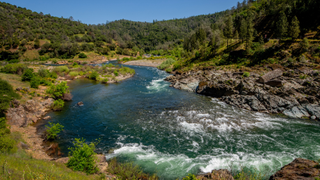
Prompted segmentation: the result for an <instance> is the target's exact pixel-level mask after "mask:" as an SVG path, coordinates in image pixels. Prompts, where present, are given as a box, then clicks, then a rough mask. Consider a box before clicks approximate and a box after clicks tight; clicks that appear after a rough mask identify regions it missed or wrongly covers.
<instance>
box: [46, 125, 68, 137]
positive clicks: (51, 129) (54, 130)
mask: <svg viewBox="0 0 320 180" xmlns="http://www.w3.org/2000/svg"><path fill="white" fill-rule="evenodd" d="M46 128H47V130H46V134H47V137H46V138H47V140H54V139H56V138H57V136H58V134H59V133H60V132H61V131H62V130H63V128H64V126H62V125H61V124H59V123H57V124H54V123H52V122H49V126H46Z"/></svg>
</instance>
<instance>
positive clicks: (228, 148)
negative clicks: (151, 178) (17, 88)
mask: <svg viewBox="0 0 320 180" xmlns="http://www.w3.org/2000/svg"><path fill="white" fill-rule="evenodd" d="M133 67H134V66H133ZM134 69H135V70H136V75H135V76H134V77H133V78H131V79H128V80H125V81H124V82H121V83H119V84H109V85H103V84H99V83H95V82H92V81H90V80H75V81H73V82H72V83H71V84H70V88H71V92H72V94H73V96H74V99H73V101H72V102H70V103H67V105H66V108H65V109H64V110H63V111H62V112H52V113H50V116H52V120H51V121H54V122H56V123H57V122H59V123H60V124H62V125H64V126H65V130H64V132H63V133H62V134H61V135H60V136H61V139H60V140H59V141H60V142H59V143H60V144H61V146H62V150H63V151H64V152H65V153H66V152H67V147H68V146H71V145H72V144H71V142H72V140H73V139H74V138H79V137H84V138H85V139H86V140H87V141H88V142H89V141H93V140H95V139H98V138H100V140H101V143H100V144H99V145H98V150H99V151H100V152H104V153H106V157H107V158H112V157H118V159H120V160H126V161H134V163H136V164H138V165H140V166H141V167H142V168H143V169H144V170H145V171H147V172H150V173H154V172H156V173H157V174H158V175H159V176H160V177H161V179H175V178H177V177H183V176H185V175H187V174H188V173H199V172H210V171H211V170H212V169H221V168H229V167H230V166H231V165H232V166H233V167H234V168H238V169H239V168H241V167H244V166H245V167H248V168H251V169H257V170H259V171H260V172H263V173H267V174H271V173H274V172H275V171H277V170H278V169H280V167H282V166H283V165H285V164H287V163H289V162H291V161H292V160H293V159H294V158H297V157H302V158H309V159H319V158H320V151H319V149H320V131H319V124H318V123H315V122H310V121H302V120H296V119H288V118H283V117H276V116H270V115H266V114H262V113H254V112H248V111H245V110H240V109H237V108H234V107H231V106H229V105H227V104H225V103H223V102H220V101H218V100H217V99H211V98H208V97H204V96H200V95H196V94H194V93H189V92H184V91H180V90H176V89H173V88H170V87H169V84H168V83H167V82H165V81H163V79H164V78H165V77H166V76H167V75H168V74H167V73H165V72H164V71H160V70H157V69H156V68H150V67H134ZM79 101H83V102H84V106H82V107H79V106H77V105H76V104H77V102H79ZM110 149H115V150H114V153H112V154H107V152H108V150H110Z"/></svg>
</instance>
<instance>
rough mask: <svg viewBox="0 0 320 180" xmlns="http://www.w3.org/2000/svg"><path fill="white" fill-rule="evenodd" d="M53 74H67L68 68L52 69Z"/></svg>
mask: <svg viewBox="0 0 320 180" xmlns="http://www.w3.org/2000/svg"><path fill="white" fill-rule="evenodd" d="M53 72H55V73H62V72H66V73H68V72H69V68H68V67H67V66H58V67H56V68H54V69H53Z"/></svg>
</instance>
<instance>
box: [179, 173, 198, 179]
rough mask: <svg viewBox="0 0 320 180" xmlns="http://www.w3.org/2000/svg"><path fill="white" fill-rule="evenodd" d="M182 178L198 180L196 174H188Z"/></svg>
mask: <svg viewBox="0 0 320 180" xmlns="http://www.w3.org/2000/svg"><path fill="white" fill-rule="evenodd" d="M182 180H198V179H197V177H196V176H195V175H194V174H188V176H186V177H184V178H183V179H182Z"/></svg>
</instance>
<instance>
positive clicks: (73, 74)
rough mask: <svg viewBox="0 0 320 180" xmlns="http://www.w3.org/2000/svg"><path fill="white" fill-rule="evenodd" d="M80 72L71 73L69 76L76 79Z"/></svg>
mask: <svg viewBox="0 0 320 180" xmlns="http://www.w3.org/2000/svg"><path fill="white" fill-rule="evenodd" d="M78 74H79V73H78V72H77V71H71V72H70V73H69V75H70V76H71V77H76V76H78Z"/></svg>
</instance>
